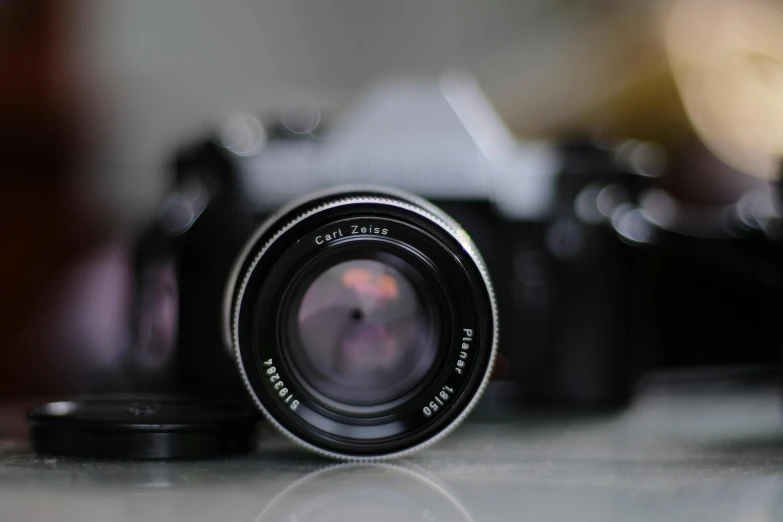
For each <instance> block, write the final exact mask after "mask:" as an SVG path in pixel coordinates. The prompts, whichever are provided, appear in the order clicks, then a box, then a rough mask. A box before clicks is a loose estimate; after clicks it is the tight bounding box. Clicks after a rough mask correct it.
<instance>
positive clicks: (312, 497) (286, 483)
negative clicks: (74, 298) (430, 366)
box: [0, 385, 783, 522]
mask: <svg viewBox="0 0 783 522" xmlns="http://www.w3.org/2000/svg"><path fill="white" fill-rule="evenodd" d="M726 388H727V387H724V386H719V385H712V386H708V387H706V388H699V389H696V390H693V389H690V388H689V389H685V390H683V389H677V390H671V389H667V390H661V389H657V390H653V391H649V392H647V393H645V394H644V395H642V396H640V397H639V398H638V399H637V400H636V401H635V403H634V405H633V406H632V407H630V408H629V409H627V410H625V411H623V412H619V413H616V414H612V415H602V416H584V415H582V416H564V415H548V416H543V415H530V414H528V415H515V416H513V419H509V420H507V421H506V422H495V423H479V422H473V423H467V424H465V425H464V426H462V427H461V428H459V429H458V430H457V431H456V432H455V433H454V434H452V435H450V436H449V437H448V438H447V439H446V440H444V441H442V442H441V443H439V444H437V445H436V446H434V447H432V448H430V449H428V450H425V451H424V452H421V453H420V454H418V455H416V456H415V457H412V458H409V459H405V460H400V461H394V462H393V463H390V464H336V463H333V462H329V461H325V460H321V459H319V458H315V457H311V456H310V455H308V454H306V453H303V452H302V451H300V450H298V449H296V448H293V447H292V446H291V445H289V444H288V443H287V442H286V441H285V440H283V439H282V438H281V437H280V436H276V435H274V434H272V433H268V431H267V430H264V433H263V434H262V442H261V444H260V447H259V450H258V451H257V452H256V453H254V454H252V455H250V456H244V457H237V458H229V459H221V460H210V461H191V462H97V461H85V460H78V459H69V458H42V457H38V456H36V455H35V454H33V453H32V452H31V451H30V448H29V445H28V443H27V441H26V440H24V439H23V438H19V437H16V438H15V437H10V438H8V437H7V438H4V439H2V440H0V520H1V521H2V522H15V521H20V520H31V521H32V520H34V521H42V520H57V521H70V520H74V521H76V520H78V521H82V520H120V521H126V520H127V521H132V520H143V521H145V522H149V521H155V520H173V521H179V520H183V521H184V520H187V521H201V520H205V521H206V520H210V521H214V520H218V521H225V522H228V521H232V522H233V521H243V520H247V521H267V520H275V521H277V520H282V521H289V522H304V521H307V520H328V521H331V520H334V521H340V522H346V521H353V520H368V521H373V522H374V521H385V520H406V521H422V522H438V521H451V520H455V521H462V520H475V521H491V520H579V521H580V522H588V521H594V520H595V521H613V520H617V521H627V520H634V521H647V520H667V521H676V520H699V521H707V520H709V521H721V520H736V521H740V520H741V521H754V522H755V521H773V520H783V422H781V411H783V410H781V405H780V400H779V392H778V391H777V390H774V389H758V388H757V389H736V388H730V389H726ZM13 411H14V410H9V409H8V408H6V413H5V414H2V415H0V426H5V427H6V430H5V432H4V433H10V431H9V429H8V427H9V426H11V425H12V421H18V419H19V416H18V412H16V413H9V412H13ZM0 433H3V431H1V430H0Z"/></svg>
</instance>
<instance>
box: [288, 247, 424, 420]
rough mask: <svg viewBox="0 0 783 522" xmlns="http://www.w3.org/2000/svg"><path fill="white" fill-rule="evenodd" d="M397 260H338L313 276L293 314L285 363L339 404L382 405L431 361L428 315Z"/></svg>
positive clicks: (417, 377)
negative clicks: (294, 319)
mask: <svg viewBox="0 0 783 522" xmlns="http://www.w3.org/2000/svg"><path fill="white" fill-rule="evenodd" d="M395 267H405V268H407V269H408V270H412V268H411V267H410V266H409V265H408V266H405V262H404V261H403V260H402V259H400V258H398V257H396V256H391V255H389V256H388V259H385V260H384V261H376V260H374V259H357V260H351V261H343V262H341V263H338V264H336V265H334V266H331V267H329V268H327V269H326V270H324V271H323V272H321V273H320V274H318V275H317V276H316V278H315V279H314V280H313V282H312V283H310V284H309V286H308V287H307V289H306V291H305V292H304V295H303V296H302V298H301V301H300V302H299V304H298V307H297V310H296V331H295V332H293V335H292V336H291V338H292V341H293V342H292V347H291V358H292V360H293V362H294V364H295V366H296V367H297V368H299V371H300V373H301V374H302V377H303V378H304V379H305V380H306V381H307V382H308V383H309V384H310V385H311V386H312V387H313V388H314V389H315V390H316V391H318V392H320V393H322V394H323V395H324V396H326V397H328V398H329V399H332V400H334V401H336V402H338V403H343V404H349V405H355V406H374V405H379V404H385V403H389V402H391V401H393V400H394V399H397V398H399V397H401V396H403V395H404V394H405V393H406V392H408V391H410V390H411V389H412V388H413V387H414V386H415V385H416V384H417V383H418V382H420V381H421V379H422V378H423V377H424V375H425V374H426V373H427V371H428V370H429V369H430V368H431V367H432V363H433V362H434V361H435V355H436V354H437V337H436V335H435V334H436V332H435V331H434V324H433V315H435V314H436V313H437V310H436V309H435V308H434V305H433V303H429V310H428V308H427V307H426V306H425V304H424V303H425V301H424V299H423V298H422V297H421V295H422V291H421V290H418V289H417V288H416V287H415V286H414V284H413V282H412V281H411V280H410V279H408V278H407V277H405V276H404V275H403V272H402V271H400V269H398V268H395Z"/></svg>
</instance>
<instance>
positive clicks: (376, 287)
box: [342, 268, 399, 300]
mask: <svg viewBox="0 0 783 522" xmlns="http://www.w3.org/2000/svg"><path fill="white" fill-rule="evenodd" d="M342 281H343V284H344V285H345V286H347V287H350V288H352V289H354V290H355V291H356V293H358V294H360V295H365V296H372V297H374V298H376V299H385V300H393V299H396V298H397V296H398V292H399V291H398V289H397V281H396V280H395V279H394V278H393V277H392V276H390V275H389V274H379V273H377V272H373V271H371V270H367V269H366V268H350V269H348V270H346V271H345V273H343V277H342Z"/></svg>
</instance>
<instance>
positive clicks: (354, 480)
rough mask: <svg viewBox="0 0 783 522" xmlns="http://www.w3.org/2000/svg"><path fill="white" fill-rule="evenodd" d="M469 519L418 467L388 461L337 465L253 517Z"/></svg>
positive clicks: (260, 520) (380, 521)
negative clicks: (383, 462) (417, 469)
mask: <svg viewBox="0 0 783 522" xmlns="http://www.w3.org/2000/svg"><path fill="white" fill-rule="evenodd" d="M272 520H275V521H278V520H289V521H298V522H305V521H323V522H331V521H334V522H338V521H339V522H346V521H350V520H368V521H372V522H387V521H406V522H410V521H418V520H421V521H427V522H432V521H442V520H448V521H456V522H459V521H470V520H472V518H471V517H470V515H469V514H468V512H467V511H466V510H465V508H464V507H463V506H462V505H461V504H460V502H459V500H458V499H457V498H456V497H455V496H454V494H453V493H452V492H451V491H449V490H448V489H447V488H446V487H445V486H444V485H442V484H440V483H438V482H437V481H436V479H434V478H431V477H429V476H427V475H426V474H424V473H423V472H420V471H414V470H413V469H411V468H409V467H407V466H406V467H402V466H397V465H389V464H339V465H336V466H331V467H327V468H325V469H322V470H319V471H316V472H313V473H311V474H309V475H306V476H305V477H303V478H301V479H299V480H298V481H296V482H294V483H293V484H291V485H290V486H288V487H287V488H286V489H285V490H283V491H282V492H281V493H280V494H278V495H277V497H275V498H274V499H273V500H272V501H271V502H270V503H269V505H267V507H266V508H265V509H264V510H263V511H262V512H261V513H260V514H259V515H258V517H257V518H256V522H267V521H272Z"/></svg>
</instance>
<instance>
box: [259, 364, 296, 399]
mask: <svg viewBox="0 0 783 522" xmlns="http://www.w3.org/2000/svg"><path fill="white" fill-rule="evenodd" d="M264 366H265V367H266V370H265V373H266V378H267V380H268V381H269V384H271V385H272V389H273V390H274V391H275V392H277V397H278V398H279V399H280V400H281V401H283V403H284V404H287V405H288V409H290V410H291V411H296V409H297V408H298V407H299V401H298V400H296V399H295V398H294V396H293V394H291V393H290V392H289V391H288V388H286V386H285V384H283V381H282V379H280V374H279V373H277V368H275V366H274V362H273V361H272V359H268V360H266V361H264Z"/></svg>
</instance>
